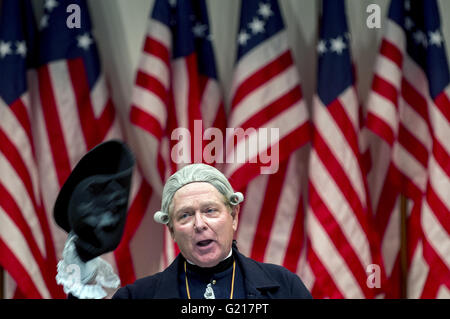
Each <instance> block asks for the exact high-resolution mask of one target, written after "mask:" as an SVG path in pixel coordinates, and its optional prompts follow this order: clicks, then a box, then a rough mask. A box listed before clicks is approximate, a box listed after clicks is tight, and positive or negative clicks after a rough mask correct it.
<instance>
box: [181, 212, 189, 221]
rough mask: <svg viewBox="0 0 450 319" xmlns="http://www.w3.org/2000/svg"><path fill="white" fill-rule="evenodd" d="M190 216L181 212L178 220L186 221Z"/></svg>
mask: <svg viewBox="0 0 450 319" xmlns="http://www.w3.org/2000/svg"><path fill="white" fill-rule="evenodd" d="M190 215H191V214H190V213H189V212H182V213H179V214H178V220H183V219H186V218H188V217H189V216H190Z"/></svg>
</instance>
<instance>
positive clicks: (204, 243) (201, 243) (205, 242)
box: [197, 239, 213, 247]
mask: <svg viewBox="0 0 450 319" xmlns="http://www.w3.org/2000/svg"><path fill="white" fill-rule="evenodd" d="M212 242H213V241H212V240H211V239H205V240H201V241H199V242H197V246H198V247H207V246H208V245H210V244H211V243H212Z"/></svg>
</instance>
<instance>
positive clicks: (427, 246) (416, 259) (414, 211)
mask: <svg viewBox="0 0 450 319" xmlns="http://www.w3.org/2000/svg"><path fill="white" fill-rule="evenodd" d="M444 46H445V45H444V42H443V36H442V32H441V29H440V18H439V11H438V6H437V3H436V1H435V0H432V1H403V0H393V1H391V4H390V8H389V13H388V18H387V20H386V26H385V33H384V37H383V40H382V43H381V47H380V52H379V55H378V58H377V62H376V65H375V71H374V78H373V82H372V90H371V93H370V96H369V99H368V116H367V127H368V128H369V129H370V130H371V132H373V133H374V134H375V136H377V137H378V140H375V139H374V140H373V144H372V147H376V148H374V149H375V150H376V153H375V154H377V155H378V157H377V158H376V159H374V160H373V163H374V167H373V168H372V172H371V175H373V176H374V178H372V179H371V182H370V184H371V186H372V187H373V199H374V206H375V213H376V217H377V222H378V227H379V232H380V234H381V235H382V253H383V256H384V260H385V263H386V271H387V275H388V277H389V286H388V294H387V296H388V297H397V298H398V297H399V296H400V293H401V291H400V289H399V287H400V282H401V272H400V271H401V265H400V233H399V222H400V217H399V216H400V210H399V207H398V206H399V205H398V203H399V201H400V196H404V197H405V198H407V199H408V207H407V208H408V217H407V218H408V219H407V236H408V237H407V271H408V273H407V274H408V275H407V297H409V298H436V297H447V298H448V297H449V296H450V292H449V290H450V271H449V268H450V253H449V252H450V237H449V232H450V219H449V216H450V214H449V213H450V170H449V167H450V144H449V139H448V137H449V136H450V125H449V122H450V113H449V110H450V102H449V94H450V87H449V78H450V77H449V69H448V64H447V60H446V54H445V50H444ZM380 141H382V143H380ZM372 154H374V152H373V150H372ZM375 164H376V165H375Z"/></svg>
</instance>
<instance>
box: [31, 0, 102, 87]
mask: <svg viewBox="0 0 450 319" xmlns="http://www.w3.org/2000/svg"><path fill="white" fill-rule="evenodd" d="M69 5H77V6H78V8H79V10H78V11H76V13H78V12H79V22H80V25H79V26H71V25H70V23H69V22H75V20H73V21H68V20H70V19H68V18H70V17H69V16H70V14H69V13H68V12H67V11H66V10H67V7H68V6H69ZM76 18H77V17H75V15H74V16H73V19H76ZM39 26H40V36H41V39H40V41H41V45H40V52H39V53H40V54H39V64H40V65H42V64H47V63H49V62H52V61H57V60H64V59H75V58H79V57H81V58H82V59H83V62H84V65H85V69H86V72H87V77H88V82H89V87H90V88H91V89H92V88H93V86H94V85H95V82H96V81H97V79H98V77H99V75H100V61H99V56H98V52H97V46H96V44H95V42H94V39H93V36H92V31H91V30H92V25H91V19H90V15H89V11H88V6H87V4H86V1H85V0H73V1H72V0H46V1H45V3H44V14H43V16H42V17H41V20H40V23H39Z"/></svg>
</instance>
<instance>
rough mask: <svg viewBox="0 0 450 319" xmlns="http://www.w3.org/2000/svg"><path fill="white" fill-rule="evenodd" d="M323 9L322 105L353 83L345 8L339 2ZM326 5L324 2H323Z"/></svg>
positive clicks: (319, 80) (331, 2) (320, 48)
mask: <svg viewBox="0 0 450 319" xmlns="http://www.w3.org/2000/svg"><path fill="white" fill-rule="evenodd" d="M326 6H327V8H329V10H328V9H327V10H323V13H322V21H323V23H322V26H321V29H320V40H319V42H318V44H317V51H318V54H319V74H318V88H317V90H318V95H319V97H320V99H321V100H322V102H323V103H324V104H325V105H328V104H330V103H331V102H332V101H333V100H335V99H336V98H337V97H338V96H339V95H340V94H341V93H342V92H343V91H344V90H345V89H347V88H348V87H350V86H351V85H353V82H354V79H353V73H352V71H351V70H352V68H351V65H352V62H351V54H350V33H349V32H348V27H347V20H346V18H345V7H344V6H343V5H342V4H341V2H340V1H330V2H327V3H326ZM324 8H325V4H324Z"/></svg>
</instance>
